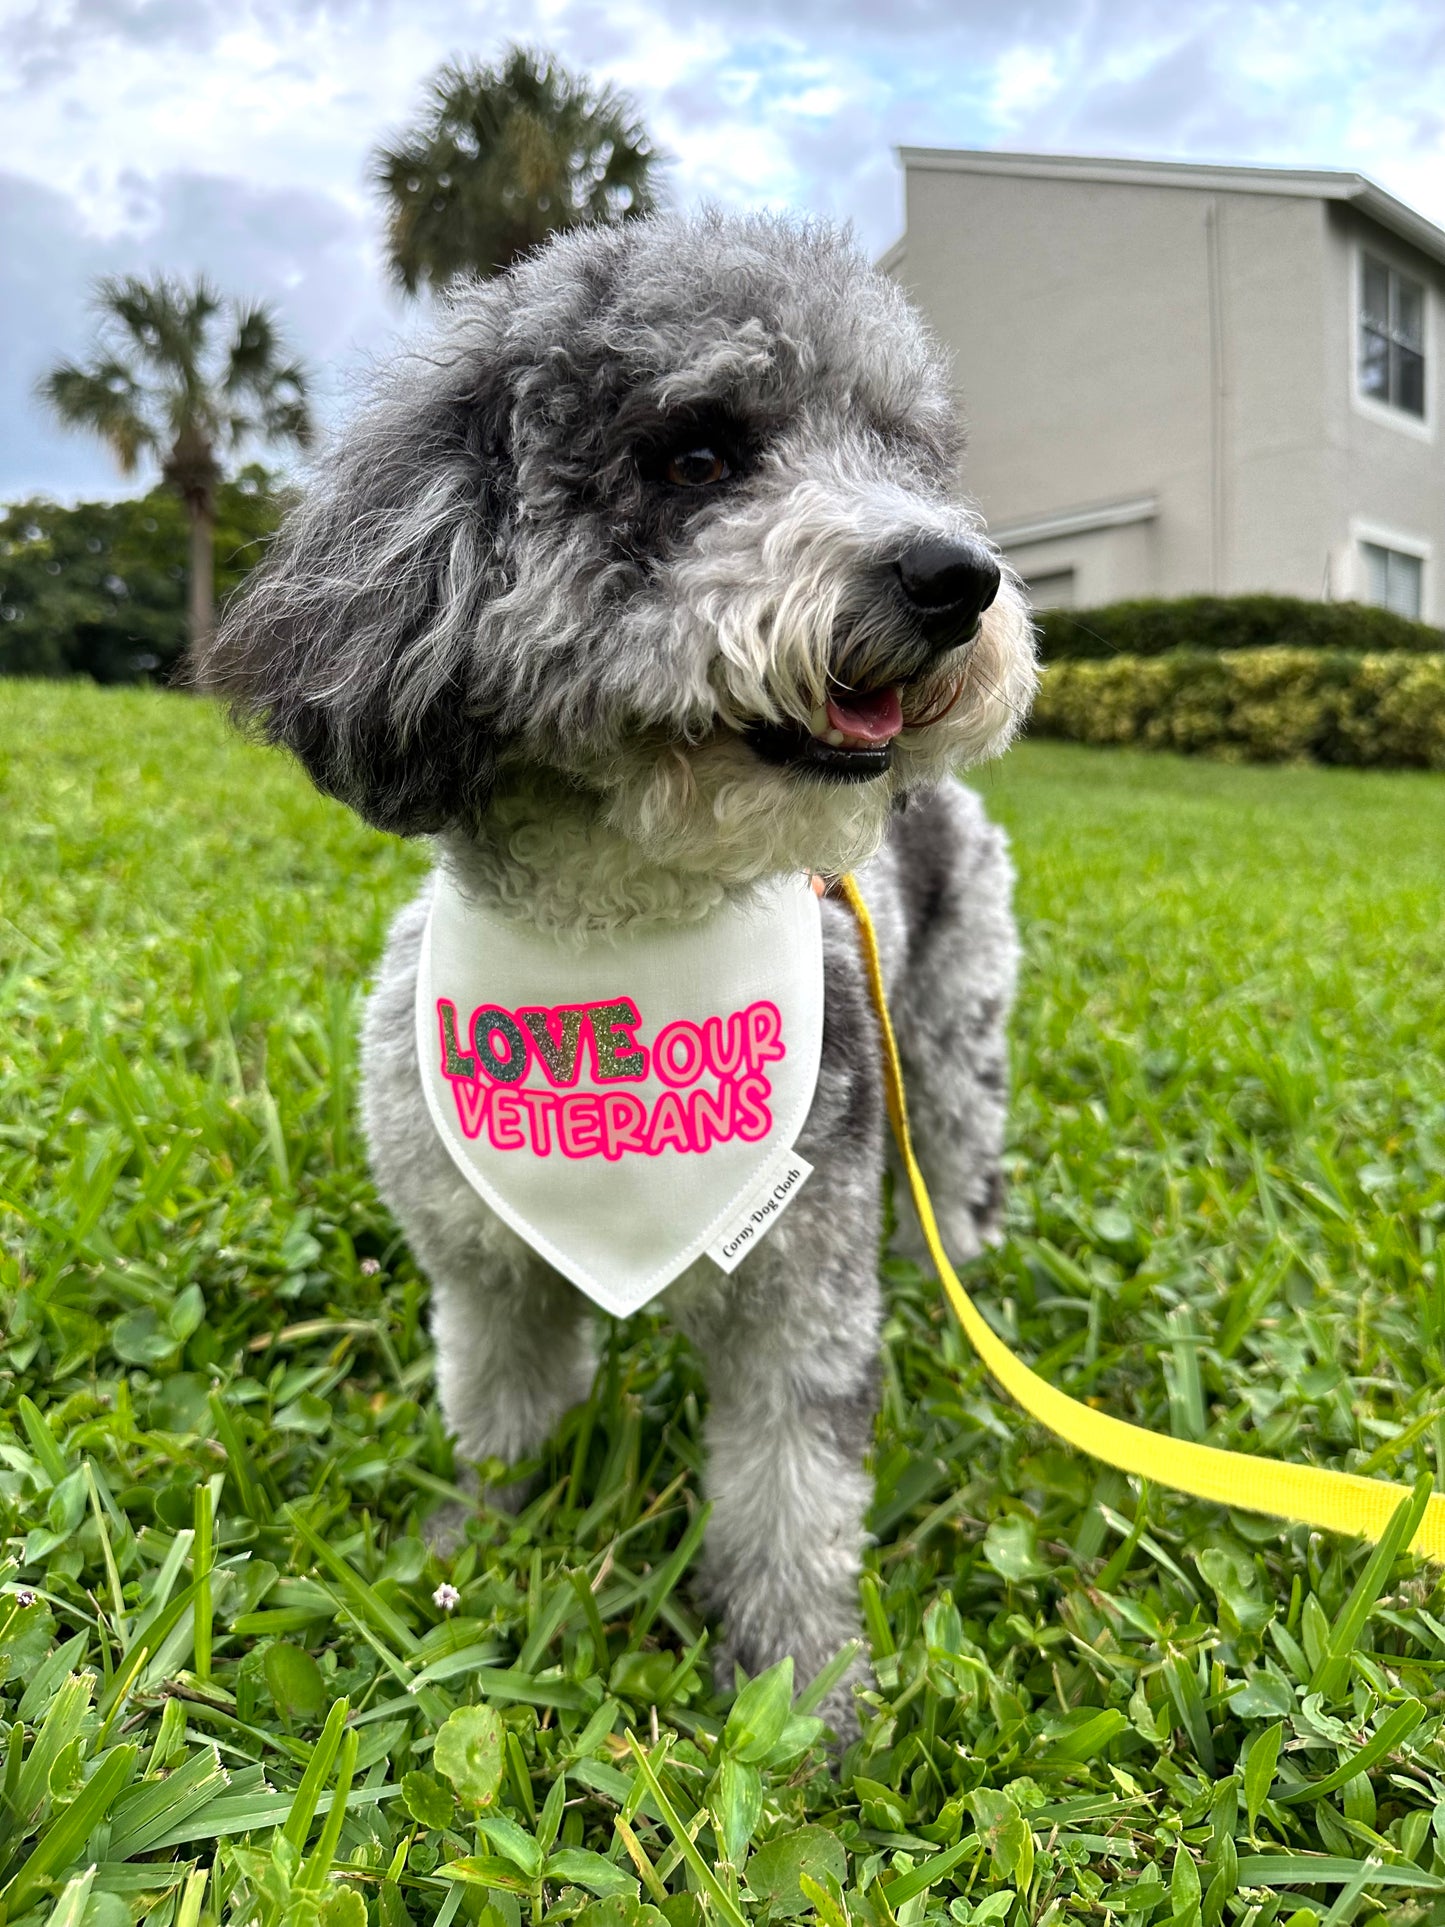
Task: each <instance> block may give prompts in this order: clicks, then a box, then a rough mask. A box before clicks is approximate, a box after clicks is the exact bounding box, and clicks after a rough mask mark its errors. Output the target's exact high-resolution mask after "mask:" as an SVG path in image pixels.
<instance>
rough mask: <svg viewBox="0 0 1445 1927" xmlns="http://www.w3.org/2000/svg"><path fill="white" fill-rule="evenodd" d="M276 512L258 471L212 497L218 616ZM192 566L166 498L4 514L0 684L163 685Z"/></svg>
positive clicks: (176, 509) (180, 523) (163, 494)
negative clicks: (15, 680) (55, 679)
mask: <svg viewBox="0 0 1445 1927" xmlns="http://www.w3.org/2000/svg"><path fill="white" fill-rule="evenodd" d="M282 507H283V497H282V495H281V494H280V493H279V492H278V491H277V489H276V487H275V486H274V484H273V482H272V478H271V477H270V476H269V475H268V474H267V473H266V471H265V469H263V468H260V467H258V466H255V465H253V466H252V467H250V468H247V469H245V470H243V471H242V473H241V474H240V475H239V476H238V477H237V479H236V480H235V481H234V482H226V483H224V484H223V485H222V486H221V487H220V488H219V489H218V490H217V492H216V540H215V547H216V601H217V605H218V606H219V605H220V604H221V603H222V602H224V600H225V598H226V597H227V596H228V595H229V594H230V593H231V591H232V590H233V589H234V588H235V587H236V585H237V584H238V583H239V582H240V581H241V580H242V578H243V577H244V576H245V574H246V573H247V571H248V570H249V569H250V568H251V567H252V566H253V564H254V563H255V562H256V560H257V558H258V557H259V555H260V553H261V551H262V548H263V547H264V545H265V542H266V540H267V538H268V537H269V536H270V534H271V533H272V531H273V530H274V529H275V527H276V524H277V523H278V522H279V520H280V518H281V510H282ZM189 559H190V535H189V531H188V528H187V524H186V513H185V509H184V508H183V507H182V505H181V502H180V500H179V498H178V497H177V496H175V495H172V494H171V493H170V492H169V490H167V489H163V488H155V489H152V490H151V492H150V494H149V495H143V496H139V497H137V498H134V499H131V500H128V501H121V502H79V503H77V504H76V505H75V506H74V507H73V508H63V507H61V506H59V505H58V504H57V503H55V502H46V501H31V502H17V503H16V504H15V505H14V507H12V508H9V509H5V510H0V676H90V677H92V678H93V679H94V680H95V681H96V682H102V683H119V682H166V681H168V680H169V679H170V676H171V674H172V672H173V670H174V668H175V665H176V663H177V662H178V661H179V659H180V657H181V656H182V654H183V653H184V651H185V646H186V573H187V568H188V566H189Z"/></svg>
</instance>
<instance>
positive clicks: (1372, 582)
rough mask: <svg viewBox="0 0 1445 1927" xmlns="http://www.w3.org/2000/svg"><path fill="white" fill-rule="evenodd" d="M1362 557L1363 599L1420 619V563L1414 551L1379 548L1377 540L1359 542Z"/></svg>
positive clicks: (1401, 614) (1379, 607)
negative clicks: (1363, 572) (1406, 551)
mask: <svg viewBox="0 0 1445 1927" xmlns="http://www.w3.org/2000/svg"><path fill="white" fill-rule="evenodd" d="M1360 550H1361V553H1362V554H1363V555H1364V558H1365V600H1366V602H1372V603H1374V605H1375V607H1376V608H1377V609H1393V610H1394V612H1395V614H1396V615H1397V616H1410V617H1412V618H1413V620H1414V621H1416V622H1418V621H1419V620H1420V610H1421V608H1422V606H1423V603H1422V598H1421V593H1420V590H1421V578H1422V576H1423V575H1424V565H1423V564H1422V563H1421V561H1420V558H1419V556H1418V555H1406V554H1404V553H1403V552H1402V551H1401V550H1400V549H1386V548H1382V547H1381V546H1380V544H1379V543H1378V542H1362V543H1361V544H1360Z"/></svg>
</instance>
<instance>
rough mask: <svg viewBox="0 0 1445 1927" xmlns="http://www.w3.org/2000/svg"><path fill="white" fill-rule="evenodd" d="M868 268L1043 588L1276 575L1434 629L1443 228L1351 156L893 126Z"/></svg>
mask: <svg viewBox="0 0 1445 1927" xmlns="http://www.w3.org/2000/svg"><path fill="white" fill-rule="evenodd" d="M901 158H902V161H903V166H904V172H905V179H906V189H907V225H906V229H905V232H904V234H903V237H902V239H901V240H900V241H898V242H897V244H896V245H895V246H894V247H893V248H892V249H890V250H889V252H888V254H887V255H885V256H884V260H883V265H884V266H885V267H886V268H887V269H888V270H889V271H891V272H892V273H893V274H894V275H895V276H896V277H897V278H898V280H899V281H900V282H901V283H902V284H903V285H904V286H905V287H907V289H908V290H909V292H910V293H911V294H912V296H913V297H914V299H915V300H916V301H917V302H918V304H919V306H920V307H921V308H922V310H923V312H924V314H925V315H927V316H928V318H929V320H930V321H931V322H932V324H933V327H934V329H935V330H936V331H937V333H938V334H939V335H940V336H941V337H942V339H943V341H944V342H945V344H946V345H947V347H948V348H949V349H950V350H951V351H952V353H953V355H954V358H955V379H956V382H957V387H958V392H959V398H960V402H961V405H962V409H963V413H964V418H965V420H966V422H967V423H968V428H969V451H968V457H967V464H966V478H967V485H968V489H969V492H970V494H971V495H972V496H974V497H975V498H976V499H977V500H978V502H979V503H980V505H981V506H982V508H983V510H984V512H985V514H986V515H987V517H988V522H989V527H990V530H991V532H992V534H993V535H994V537H995V539H996V540H997V541H998V542H999V544H1000V545H1001V547H1002V548H1003V549H1004V551H1005V552H1006V553H1007V555H1008V557H1009V559H1010V561H1011V562H1012V563H1013V564H1014V566H1015V567H1016V568H1017V569H1018V571H1019V573H1020V574H1021V575H1022V576H1023V577H1024V578H1025V580H1026V581H1028V582H1029V583H1030V584H1031V585H1032V587H1033V590H1034V593H1035V598H1036V600H1037V601H1038V602H1039V603H1040V604H1041V605H1043V604H1050V603H1052V604H1079V605H1088V604H1097V603H1102V602H1113V601H1117V600H1119V599H1121V598H1124V597H1127V596H1144V595H1163V596H1174V595H1188V594H1194V593H1218V594H1225V595H1228V594H1236V593H1241V592H1244V591H1248V590H1272V591H1276V592H1279V593H1283V594H1288V595H1299V596H1325V597H1331V598H1334V599H1337V600H1344V599H1353V600H1357V601H1368V602H1378V603H1385V604H1388V605H1389V606H1390V607H1392V608H1395V609H1398V610H1400V611H1401V612H1402V613H1403V614H1406V615H1418V616H1423V618H1424V619H1425V620H1426V621H1427V622H1434V623H1439V624H1442V625H1445V579H1442V578H1445V440H1442V433H1445V430H1442V411H1441V355H1442V344H1445V232H1442V231H1441V230H1440V229H1439V228H1437V227H1435V226H1434V225H1432V223H1431V222H1429V221H1427V220H1425V219H1424V218H1423V216H1421V215H1419V214H1416V213H1415V212H1414V211H1413V210H1412V209H1410V208H1408V207H1406V206H1405V205H1404V204H1403V203H1402V202H1400V201H1397V200H1395V199H1393V198H1392V197H1391V196H1390V195H1389V194H1386V193H1385V192H1384V191H1383V190H1382V189H1381V188H1378V187H1376V186H1375V185H1374V184H1373V182H1371V181H1367V180H1365V179H1364V178H1363V177H1362V176H1361V175H1358V174H1346V173H1335V172H1299V171H1294V170H1285V169H1278V168H1263V167H1203V166H1194V165H1185V164H1180V163H1175V162H1154V161H1117V160H1089V159H1082V158H1074V157H1071V156H1060V155H1046V154H992V153H975V152H955V151H951V150H946V149H935V148H904V149H903V150H902V154H901Z"/></svg>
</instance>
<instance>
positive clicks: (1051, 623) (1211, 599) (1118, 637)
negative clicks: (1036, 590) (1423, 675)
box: [1035, 595, 1445, 662]
mask: <svg viewBox="0 0 1445 1927" xmlns="http://www.w3.org/2000/svg"><path fill="white" fill-rule="evenodd" d="M1035 620H1036V621H1037V623H1038V626H1039V634H1040V639H1041V642H1042V646H1043V655H1044V661H1045V662H1063V661H1066V660H1073V661H1103V660H1105V659H1106V658H1108V657H1110V656H1161V655H1164V654H1166V653H1167V652H1168V651H1170V650H1174V649H1211V650H1213V649H1354V650H1359V651H1364V652H1366V653H1368V654H1370V655H1378V654H1382V653H1385V652H1391V653H1393V652H1394V651H1395V650H1409V651H1411V652H1413V653H1415V654H1424V655H1433V654H1435V653H1436V652H1437V651H1438V650H1441V649H1445V631H1442V630H1439V629H1434V628H1432V627H1431V626H1430V624H1429V623H1428V622H1411V621H1410V620H1409V619H1408V618H1407V617H1405V616H1397V615H1395V614H1393V613H1392V611H1390V610H1389V609H1374V608H1371V607H1369V606H1368V605H1367V604H1366V603H1363V602H1307V601H1305V600H1304V599H1303V598H1302V597H1300V596H1284V595H1241V596H1204V595H1200V596H1180V597H1177V598H1175V599H1173V600H1170V601H1164V600H1162V599H1158V598H1156V599H1152V600H1146V601H1139V602H1112V603H1109V604H1108V605H1107V606H1106V607H1104V608H1102V609H1041V610H1039V612H1038V614H1037V616H1036V618H1035Z"/></svg>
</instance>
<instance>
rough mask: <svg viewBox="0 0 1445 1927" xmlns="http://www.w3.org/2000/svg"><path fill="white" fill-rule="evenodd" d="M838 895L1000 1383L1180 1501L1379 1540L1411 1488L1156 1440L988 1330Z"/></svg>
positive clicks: (872, 976) (889, 1080)
mask: <svg viewBox="0 0 1445 1927" xmlns="http://www.w3.org/2000/svg"><path fill="white" fill-rule="evenodd" d="M838 887H839V889H840V890H841V892H842V895H843V897H844V899H845V901H846V902H847V904H848V907H849V909H850V910H851V911H852V912H853V916H854V918H855V919H856V921H857V924H858V934H859V938H860V940H861V942H862V948H863V961H864V964H865V965H866V967H867V972H868V987H869V990H870V992H871V994H872V999H873V1008H874V1010H875V1011H876V1012H877V1013H878V1028H879V1032H880V1034H881V1036H882V1040H883V1070H884V1080H885V1091H886V1095H887V1101H888V1116H889V1120H890V1122H891V1123H892V1126H893V1136H894V1139H895V1141H896V1143H897V1145H898V1153H899V1156H900V1157H901V1158H902V1160H903V1168H904V1170H905V1172H906V1173H907V1174H908V1184H909V1189H910V1190H911V1191H912V1193H913V1204H914V1209H915V1210H916V1211H917V1213H918V1218H919V1222H920V1223H921V1225H922V1227H923V1236H924V1240H925V1242H926V1243H927V1245H928V1250H929V1254H930V1256H931V1257H932V1259H933V1262H934V1264H935V1266H936V1267H937V1269H938V1276H939V1278H940V1280H941V1281H942V1284H943V1289H944V1291H945V1292H946V1293H947V1295H948V1302H949V1304H950V1305H951V1306H952V1307H953V1310H954V1313H955V1315H956V1316H957V1318H958V1322H959V1324H960V1325H962V1326H963V1329H964V1331H965V1333H966V1334H967V1336H968V1339H969V1342H970V1344H972V1346H973V1348H974V1350H975V1351H976V1352H977V1353H978V1355H979V1357H980V1358H981V1359H982V1360H983V1363H984V1364H985V1366H986V1367H987V1368H988V1370H989V1371H990V1372H991V1373H992V1374H993V1376H994V1377H995V1378H996V1379H997V1380H998V1382H999V1384H1000V1385H1002V1386H1003V1388H1004V1390H1005V1391H1006V1392H1008V1394H1009V1395H1010V1397H1011V1398H1013V1399H1014V1400H1015V1401H1016V1402H1017V1403H1018V1404H1019V1405H1021V1406H1022V1407H1023V1409H1024V1410H1025V1411H1026V1412H1027V1413H1028V1414H1029V1416H1030V1417H1031V1418H1035V1419H1038V1420H1039V1422H1040V1423H1041V1424H1043V1425H1046V1426H1047V1427H1048V1428H1049V1430H1050V1431H1051V1432H1054V1433H1056V1434H1057V1435H1058V1437H1059V1438H1061V1439H1063V1440H1065V1441H1066V1442H1067V1443H1068V1444H1069V1445H1072V1446H1076V1447H1077V1448H1078V1450H1079V1451H1081V1452H1087V1453H1088V1454H1089V1455H1090V1457H1091V1458H1095V1459H1101V1460H1102V1461H1103V1462H1104V1464H1105V1465H1113V1466H1117V1467H1118V1468H1119V1470H1120V1471H1121V1472H1132V1473H1135V1474H1137V1476H1138V1477H1140V1478H1144V1479H1151V1480H1153V1481H1154V1482H1155V1483H1157V1484H1159V1485H1167V1486H1171V1487H1172V1488H1173V1489H1174V1490H1175V1491H1176V1492H1187V1493H1190V1494H1192V1495H1193V1496H1194V1497H1195V1498H1197V1499H1210V1500H1213V1501H1214V1502H1215V1503H1216V1504H1219V1505H1227V1506H1236V1507H1238V1508H1239V1509H1240V1510H1241V1511H1243V1512H1263V1513H1267V1514H1268V1515H1269V1516H1270V1517H1271V1518H1275V1519H1288V1520H1291V1521H1293V1522H1295V1523H1299V1524H1304V1525H1311V1526H1319V1527H1321V1528H1322V1529H1323V1530H1324V1531H1326V1532H1337V1533H1343V1534H1346V1535H1349V1536H1352V1537H1360V1538H1365V1539H1372V1540H1378V1539H1379V1538H1380V1536H1381V1534H1382V1533H1383V1532H1384V1530H1385V1527H1386V1526H1387V1525H1388V1524H1389V1522H1390V1518H1391V1515H1392V1514H1393V1513H1394V1512H1395V1511H1396V1510H1397V1509H1398V1508H1399V1506H1400V1505H1401V1503H1402V1502H1403V1501H1405V1500H1407V1499H1409V1498H1410V1497H1411V1496H1412V1495H1411V1489H1410V1487H1409V1486H1404V1485H1394V1484H1391V1483H1389V1482H1388V1481H1386V1480H1384V1479H1365V1478H1361V1477H1360V1476H1359V1475H1358V1474H1357V1473H1353V1472H1330V1471H1326V1470H1325V1469H1324V1468H1323V1467H1321V1466H1314V1465H1290V1464H1287V1463H1286V1462H1285V1461H1283V1460H1281V1459H1269V1458H1263V1457H1260V1458H1255V1457H1252V1456H1251V1455H1250V1454H1248V1453H1245V1452H1226V1451H1223V1450H1221V1449H1220V1448H1219V1447H1217V1446H1213V1445H1197V1444H1195V1443H1194V1442H1193V1441H1192V1440H1189V1439H1175V1438H1166V1437H1164V1436H1162V1435H1161V1434H1160V1433H1157V1432H1150V1431H1147V1430H1146V1429H1145V1428H1144V1427H1143V1426H1142V1425H1129V1424H1126V1423H1125V1421H1124V1420H1123V1419H1117V1418H1110V1417H1109V1416H1108V1414H1107V1413H1104V1412H1096V1411H1094V1410H1093V1408H1092V1407H1091V1406H1088V1405H1084V1404H1082V1403H1081V1402H1080V1401H1079V1400H1078V1399H1076V1398H1070V1397H1069V1395H1068V1394H1067V1393H1066V1392H1061V1391H1059V1390H1058V1388H1057V1387H1056V1386H1053V1385H1050V1384H1049V1382H1048V1381H1047V1379H1043V1378H1040V1377H1039V1375H1038V1373H1037V1372H1034V1371H1031V1370H1030V1369H1029V1367H1028V1366H1027V1365H1025V1364H1024V1362H1023V1360H1022V1359H1021V1358H1019V1357H1017V1356H1016V1355H1015V1354H1014V1352H1012V1351H1011V1350H1010V1349H1009V1347H1008V1346H1007V1345H1006V1344H1005V1343H1004V1341H1003V1340H1002V1339H1001V1338H1000V1337H999V1336H998V1334H997V1333H996V1332H995V1331H994V1330H993V1328H992V1326H991V1325H989V1324H987V1323H986V1322H985V1320H984V1318H983V1316H982V1314H981V1313H980V1312H979V1309H978V1307H977V1306H976V1305H975V1304H974V1302H973V1300H972V1299H971V1298H970V1297H969V1295H968V1293H967V1292H966V1291H965V1290H964V1288H963V1286H962V1285H961V1284H960V1283H959V1280H958V1275H957V1273H956V1272H955V1271H954V1269H953V1266H952V1265H951V1264H950V1263H949V1261H948V1254H947V1252H946V1251H945V1250H944V1248H943V1241H942V1239H941V1238H940V1237H939V1235H938V1224H937V1221H936V1220H935V1218H934V1215H933V1206H932V1204H931V1203H930V1201H929V1196H928V1187H927V1185H926V1184H925V1183H924V1182H923V1173H922V1172H921V1171H920V1170H919V1168H918V1160H917V1159H916V1158H915V1156H914V1155H913V1142H912V1139H911V1138H910V1136H909V1133H908V1110H907V1104H906V1102H905V1099H904V1094H903V1073H902V1069H901V1067H900V1065H899V1061H898V1044H897V1040H896V1039H895V1037H894V1034H893V1024H892V1020H891V1019H890V1017H889V1015H888V1003H887V999H886V998H885V996H884V992H883V971H882V967H881V965H880V963H879V959H878V939H877V936H876V934H875V932H874V929H873V919H872V918H871V917H870V916H869V914H868V907H867V905H866V904H865V903H864V901H863V898H862V895H861V893H860V892H859V889H858V885H857V882H856V880H855V879H854V878H853V877H852V876H845V877H842V878H840V879H839V885H838ZM1410 1550H1411V1551H1412V1552H1414V1553H1416V1554H1418V1555H1420V1556H1421V1557H1423V1558H1428V1559H1435V1560H1439V1561H1442V1562H1445V1495H1442V1494H1440V1493H1438V1492H1436V1493H1432V1494H1431V1496H1430V1498H1429V1501H1428V1502H1427V1504H1426V1507H1425V1511H1424V1513H1423V1515H1422V1516H1421V1520H1420V1524H1419V1527H1418V1529H1417V1530H1416V1532H1415V1535H1414V1537H1413V1538H1412V1540H1411V1541H1410Z"/></svg>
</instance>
